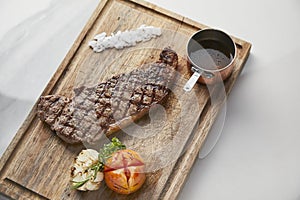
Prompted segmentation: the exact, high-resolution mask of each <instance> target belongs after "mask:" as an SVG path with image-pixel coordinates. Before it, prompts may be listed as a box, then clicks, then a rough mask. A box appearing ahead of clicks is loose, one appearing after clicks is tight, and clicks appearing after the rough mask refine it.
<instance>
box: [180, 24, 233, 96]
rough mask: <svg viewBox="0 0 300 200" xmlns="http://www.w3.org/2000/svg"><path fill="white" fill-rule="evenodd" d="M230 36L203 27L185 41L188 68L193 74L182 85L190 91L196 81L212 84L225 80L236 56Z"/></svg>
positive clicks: (230, 71)
mask: <svg viewBox="0 0 300 200" xmlns="http://www.w3.org/2000/svg"><path fill="white" fill-rule="evenodd" d="M236 54H237V52H236V45H235V43H234V42H233V40H232V38H231V37H230V36H229V35H227V34H226V33H224V32H223V31H220V30H217V29H203V30H200V31H198V32H196V33H195V34H193V35H192V36H191V38H190V39H189V41H188V43H187V58H188V61H187V62H188V68H189V70H190V71H191V72H193V75H192V76H191V78H190V79H189V80H188V82H187V83H186V84H185V86H184V88H183V89H184V90H185V91H190V90H191V89H192V88H193V87H194V85H195V84H196V82H197V81H198V82H200V83H202V84H214V83H216V82H219V81H224V80H226V79H227V78H228V77H229V76H230V74H231V73H232V69H233V67H234V61H235V58H236Z"/></svg>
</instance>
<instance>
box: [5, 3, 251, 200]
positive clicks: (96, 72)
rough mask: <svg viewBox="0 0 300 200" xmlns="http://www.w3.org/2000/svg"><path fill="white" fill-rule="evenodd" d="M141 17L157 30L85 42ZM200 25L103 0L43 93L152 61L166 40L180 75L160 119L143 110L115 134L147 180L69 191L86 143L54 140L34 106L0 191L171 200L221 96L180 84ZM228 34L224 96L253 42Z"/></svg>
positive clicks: (68, 90)
mask: <svg viewBox="0 0 300 200" xmlns="http://www.w3.org/2000/svg"><path fill="white" fill-rule="evenodd" d="M142 24H146V25H153V26H156V27H161V28H162V36H161V37H159V38H156V39H153V40H151V41H148V42H145V43H139V44H138V45H137V46H135V47H130V48H127V49H124V50H115V49H110V50H106V51H104V52H102V53H94V52H93V51H92V50H91V49H90V48H89V46H88V42H89V41H90V40H91V39H92V38H93V37H94V36H95V35H96V34H98V33H101V32H106V33H114V32H116V31H118V30H121V31H124V30H127V29H135V28H138V27H139V26H140V25H142ZM206 27H207V26H205V25H202V24H200V23H198V22H195V21H192V20H190V19H187V18H185V17H182V16H180V15H178V14H175V13H173V12H170V11H167V10H165V9H162V8H160V7H157V6H155V5H153V4H150V3H147V2H144V1H140V0H139V1H138V0H102V1H101V2H100V4H99V5H98V7H97V8H96V9H95V11H94V13H93V15H92V16H91V18H90V20H89V21H88V23H87V24H86V26H85V27H84V29H83V30H82V32H81V34H80V35H79V36H78V38H77V40H76V41H75V43H74V45H73V46H72V48H71V49H70V51H69V52H68V54H67V55H66V57H65V59H64V60H63V62H62V63H61V65H60V66H59V67H58V69H57V71H56V73H55V74H54V76H53V77H52V79H51V80H50V82H49V83H48V85H47V86H46V88H45V90H44V91H43V93H42V95H47V94H60V95H65V96H68V97H72V95H74V93H73V89H74V88H76V87H79V86H82V85H85V86H92V85H95V84H97V83H99V82H101V81H105V80H106V79H108V78H110V77H111V76H113V75H115V74H119V73H126V72H129V71H131V70H133V69H136V68H137V67H139V66H140V65H142V64H145V63H149V62H153V61H155V60H157V59H158V57H159V52H160V51H161V50H162V49H163V48H164V47H167V46H169V47H171V48H172V49H174V50H175V51H176V52H177V53H178V55H179V66H178V70H177V73H178V77H179V78H177V79H176V83H175V84H174V87H173V89H172V92H171V94H170V95H169V96H168V99H167V100H166V101H165V103H164V104H163V105H162V106H163V109H161V108H160V107H158V108H157V109H158V110H159V109H161V110H163V112H161V115H162V116H163V117H165V118H164V120H163V122H164V123H163V124H162V125H161V124H159V123H151V122H150V123H149V116H145V117H144V118H142V119H141V120H140V121H139V122H138V123H137V124H135V125H136V127H134V126H133V127H132V126H131V127H128V128H127V129H125V130H123V131H121V132H118V133H115V134H114V135H115V136H117V137H119V138H120V140H121V141H122V142H124V143H125V144H126V145H127V147H129V148H131V149H134V150H136V151H138V152H139V153H140V154H141V155H142V156H143V157H144V158H145V161H146V163H147V180H146V182H145V184H144V185H143V187H142V188H141V189H140V190H139V191H138V192H136V193H134V194H131V195H127V196H124V195H118V194H116V193H114V192H112V191H111V190H109V189H108V188H107V187H106V185H105V184H104V183H103V185H102V187H101V189H100V190H99V191H95V192H78V191H74V190H71V189H70V186H69V172H70V166H71V163H72V161H73V158H74V157H75V156H76V155H77V154H78V153H79V152H80V150H82V149H83V148H85V146H83V145H68V144H66V143H65V142H63V141H62V140H60V139H59V138H58V137H57V136H56V135H55V134H54V133H53V132H52V131H51V130H50V129H49V127H48V126H47V125H46V124H44V123H42V122H41V121H40V120H39V119H38V118H37V116H36V110H35V109H36V105H35V106H34V107H33V109H32V111H31V112H30V114H29V115H28V117H27V118H26V120H25V122H24V123H23V125H22V127H21V128H20V129H19V131H18V132H17V133H16V135H15V137H14V139H13V140H12V142H11V144H10V145H9V147H8V149H7V150H6V151H5V153H4V154H3V156H2V158H1V162H0V192H1V193H2V194H4V195H6V196H9V197H11V198H13V199H72V200H73V199H96V198H97V199H166V200H169V199H176V197H177V196H178V194H179V192H180V190H181V188H182V187H183V185H184V182H185V181H186V178H187V177H188V174H189V171H190V169H191V167H192V165H193V163H194V161H195V159H196V158H197V154H198V152H199V150H200V148H201V146H202V144H203V143H204V141H205V138H206V136H207V134H208V133H209V130H210V128H211V126H212V124H213V123H214V120H215V118H216V116H217V114H218V111H219V109H220V108H221V107H222V104H223V103H224V101H225V100H226V98H225V96H222V95H221V96H220V95H219V96H216V98H215V100H214V101H213V102H212V101H211V98H210V97H211V96H212V94H210V92H209V91H208V89H207V87H206V86H203V85H199V84H197V85H196V86H195V88H194V89H193V90H192V92H191V93H189V94H186V93H184V92H183V90H182V87H183V84H184V82H185V81H186V80H187V79H188V78H189V76H190V74H189V72H188V69H187V66H186V60H185V58H186V54H185V46H186V42H187V40H188V38H189V37H190V35H192V34H193V33H194V32H195V31H197V30H199V29H203V28H206ZM233 39H234V41H235V43H236V44H237V47H238V48H237V53H238V55H237V59H236V60H235V68H234V70H233V73H232V75H231V76H230V78H229V79H228V80H226V81H225V82H224V88H223V89H225V91H226V95H228V94H229V93H230V91H231V89H232V87H233V85H234V83H235V81H236V79H237V78H238V76H239V74H240V72H241V71H242V68H243V66H244V64H245V62H246V60H247V58H248V55H249V52H250V48H251V44H250V43H248V42H246V41H243V40H241V39H238V38H235V37H233ZM221 89H222V88H221ZM219 90H220V88H218V87H217V86H216V87H214V88H213V92H214V93H216V94H217V93H218V92H219ZM157 113H159V112H158V111H156V112H154V114H156V115H157ZM157 121H159V118H157ZM161 121H162V120H161ZM128 133H130V134H128ZM106 141H107V139H106Z"/></svg>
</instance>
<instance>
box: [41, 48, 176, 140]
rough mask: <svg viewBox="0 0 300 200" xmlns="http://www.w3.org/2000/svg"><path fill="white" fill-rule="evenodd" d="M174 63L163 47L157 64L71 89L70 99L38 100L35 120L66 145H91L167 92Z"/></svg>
mask: <svg viewBox="0 0 300 200" xmlns="http://www.w3.org/2000/svg"><path fill="white" fill-rule="evenodd" d="M177 64H178V57H177V54H176V52H174V51H173V50H171V49H169V48H165V49H164V50H163V51H162V52H161V53H160V59H159V60H158V61H157V62H154V63H149V64H144V65H142V66H141V67H140V68H138V69H136V70H133V71H131V72H130V73H128V74H120V75H117V76H113V77H112V78H110V79H108V80H107V81H106V82H103V83H100V84H98V85H96V86H95V87H84V86H82V87H79V88H76V89H74V93H75V95H74V97H73V98H72V99H70V98H67V97H64V96H58V95H48V96H42V97H40V100H39V102H38V106H37V114H38V116H39V118H40V119H41V120H42V121H44V122H46V123H47V124H49V125H50V128H51V130H53V131H55V132H56V134H57V135H58V136H59V137H60V138H62V139H63V140H65V141H66V142H68V143H78V142H87V143H90V144H93V143H95V142H96V141H97V140H99V139H100V138H101V136H102V135H103V134H106V135H109V134H111V133H113V132H116V131H118V130H120V128H121V127H124V126H126V125H128V124H130V123H131V122H132V121H134V120H137V119H139V118H141V117H142V116H143V115H144V114H146V113H147V112H148V111H149V109H150V107H151V106H153V105H154V104H157V103H160V102H161V101H162V100H163V99H164V98H165V97H166V96H167V94H168V93H169V91H170V87H171V85H172V82H173V79H174V78H175V69H176V67H177Z"/></svg>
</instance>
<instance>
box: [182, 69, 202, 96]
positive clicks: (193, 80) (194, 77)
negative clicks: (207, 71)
mask: <svg viewBox="0 0 300 200" xmlns="http://www.w3.org/2000/svg"><path fill="white" fill-rule="evenodd" d="M202 74H203V71H202V70H197V71H194V73H193V75H192V76H191V78H190V79H189V80H188V82H186V84H185V85H184V87H183V90H184V91H186V92H189V91H191V90H192V88H193V87H194V85H195V84H196V82H197V81H198V79H199V78H200V76H201V75H202Z"/></svg>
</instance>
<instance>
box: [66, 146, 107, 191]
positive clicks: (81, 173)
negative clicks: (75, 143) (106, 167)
mask: <svg viewBox="0 0 300 200" xmlns="http://www.w3.org/2000/svg"><path fill="white" fill-rule="evenodd" d="M97 163H98V152H97V151H95V150H93V149H86V150H82V151H81V152H80V153H79V155H78V156H77V158H75V160H74V163H73V166H72V168H71V184H72V187H73V188H74V189H77V190H81V191H87V190H98V189H99V188H100V185H101V182H102V180H103V173H102V172H100V171H99V170H98V169H97V168H95V166H96V164H97Z"/></svg>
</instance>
